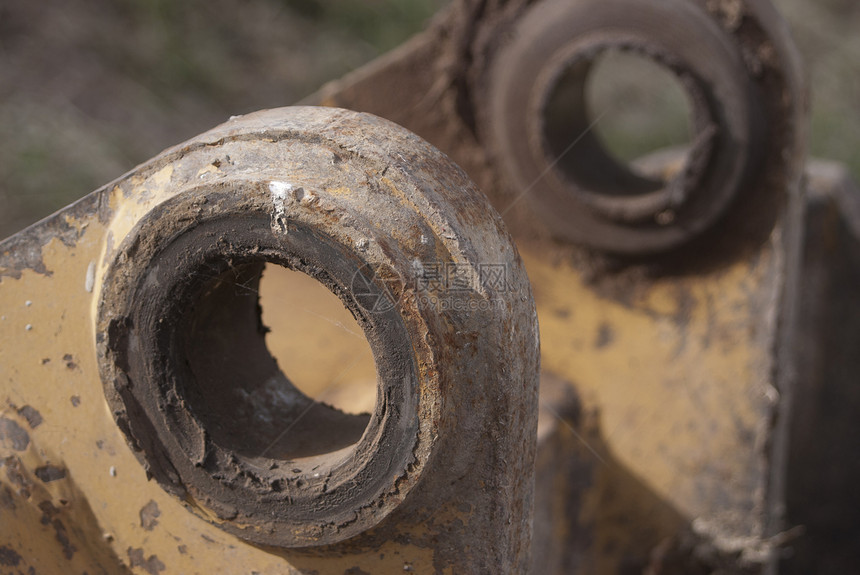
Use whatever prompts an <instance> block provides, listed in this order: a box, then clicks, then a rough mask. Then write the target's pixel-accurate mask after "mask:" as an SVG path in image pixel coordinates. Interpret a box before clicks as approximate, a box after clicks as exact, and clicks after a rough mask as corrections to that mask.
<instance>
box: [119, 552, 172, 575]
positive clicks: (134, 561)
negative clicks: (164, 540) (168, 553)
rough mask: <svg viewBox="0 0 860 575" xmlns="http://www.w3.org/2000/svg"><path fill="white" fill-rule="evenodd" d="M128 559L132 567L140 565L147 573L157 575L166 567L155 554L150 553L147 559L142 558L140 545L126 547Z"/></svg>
mask: <svg viewBox="0 0 860 575" xmlns="http://www.w3.org/2000/svg"><path fill="white" fill-rule="evenodd" d="M128 560H129V562H130V564H131V566H132V567H140V568H142V569H143V570H144V571H146V572H147V573H149V575H158V574H159V573H160V572H162V571H164V570H165V569H166V567H165V566H164V563H162V562H161V560H160V559H159V558H158V556H157V555H150V556H149V558H148V559H144V558H143V549H141V548H140V547H138V548H137V549H133V548H131V547H129V548H128Z"/></svg>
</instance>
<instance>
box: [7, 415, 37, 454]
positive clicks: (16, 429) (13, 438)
mask: <svg viewBox="0 0 860 575" xmlns="http://www.w3.org/2000/svg"><path fill="white" fill-rule="evenodd" d="M0 442H2V443H3V445H5V446H6V447H9V448H10V449H14V450H15V451H24V450H25V449H27V446H28V445H30V435H29V434H28V433H27V432H26V431H25V430H24V428H23V427H21V426H20V425H18V424H17V423H16V422H14V421H12V420H11V419H7V418H5V417H0Z"/></svg>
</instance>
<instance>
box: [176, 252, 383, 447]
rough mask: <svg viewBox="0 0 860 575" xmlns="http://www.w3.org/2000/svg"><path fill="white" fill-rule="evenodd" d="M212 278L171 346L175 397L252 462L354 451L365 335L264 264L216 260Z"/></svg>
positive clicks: (317, 294) (365, 380) (286, 273)
mask: <svg viewBox="0 0 860 575" xmlns="http://www.w3.org/2000/svg"><path fill="white" fill-rule="evenodd" d="M264 269H265V272H264ZM211 270H212V271H211V273H207V274H205V275H202V274H201V277H200V278H198V279H197V281H196V282H195V283H196V287H195V288H194V289H193V291H192V294H191V297H190V298H188V299H186V300H185V301H188V302H190V305H189V306H188V309H187V310H186V312H185V313H184V314H183V320H182V322H181V324H180V334H179V338H178V342H179V345H180V347H181V349H180V350H178V351H179V353H178V356H180V357H184V358H185V362H184V363H185V368H186V372H185V373H184V374H180V377H179V378H178V379H180V380H181V381H182V382H183V388H182V389H181V390H180V391H181V393H182V395H183V399H184V400H185V401H186V402H187V406H188V408H189V409H190V410H191V411H192V412H193V413H194V415H195V417H196V418H197V420H198V421H199V423H200V425H201V426H202V428H203V429H205V431H206V434H207V435H208V437H209V439H210V440H211V441H212V442H213V443H215V444H217V445H219V446H220V447H221V448H222V449H224V450H226V451H227V452H230V453H234V454H236V455H239V456H241V457H244V458H246V459H251V460H253V459H255V458H265V459H276V460H290V461H295V460H297V459H302V458H309V457H314V456H326V457H331V456H332V455H333V454H337V453H338V452H342V450H345V449H348V448H351V447H353V446H354V445H355V444H356V443H357V442H358V441H359V440H360V439H361V437H362V434H363V433H364V431H365V429H366V428H367V426H368V423H369V421H370V415H369V412H371V411H372V410H373V408H374V404H375V401H376V391H375V390H376V375H375V366H374V362H373V356H372V354H371V352H370V346H369V344H368V342H367V340H366V339H365V337H364V332H363V330H362V329H361V327H359V325H358V324H357V322H356V321H355V320H354V319H353V318H352V316H351V314H350V312H349V311H347V310H346V309H344V305H343V303H341V300H339V299H338V298H337V297H336V296H335V295H333V294H332V293H331V292H330V291H329V290H328V289H327V288H326V287H325V286H323V285H322V284H321V283H319V282H318V281H317V280H316V279H314V278H311V277H309V276H307V275H305V274H304V273H302V272H298V271H291V270H287V269H284V268H282V267H280V266H278V265H273V264H271V263H268V264H267V263H265V262H262V261H250V262H244V263H243V262H236V261H227V262H220V263H219V262H215V263H213V264H212V265H211ZM264 273H265V277H266V280H265V281H262V282H261V278H262V277H263V274H264ZM318 273H320V274H322V275H321V277H320V278H319V279H320V281H326V279H327V276H325V275H324V272H318ZM261 283H262V286H264V289H263V290H262V292H261V289H260V288H261ZM326 283H331V282H326ZM332 285H333V284H332ZM261 294H262V297H261ZM261 305H262V307H261ZM264 310H265V311H264ZM264 315H265V317H263V316H264ZM266 321H268V322H269V323H270V327H271V330H270V327H267V325H266ZM267 343H268V344H269V346H271V348H272V352H270V349H269V346H267ZM273 354H274V357H273ZM279 364H280V365H279ZM281 368H283V369H281ZM180 369H181V368H180ZM298 382H302V383H301V384H299V383H298ZM353 384H358V385H357V386H356V387H355V388H353ZM300 385H301V386H300ZM335 405H337V406H339V407H342V408H343V409H344V410H343V411H342V410H341V409H338V408H337V407H334V406H335ZM179 433H186V431H185V430H180V431H179Z"/></svg>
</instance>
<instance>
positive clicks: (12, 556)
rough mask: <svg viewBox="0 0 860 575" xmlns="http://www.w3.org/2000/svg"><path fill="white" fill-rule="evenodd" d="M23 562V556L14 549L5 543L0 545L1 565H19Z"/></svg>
mask: <svg viewBox="0 0 860 575" xmlns="http://www.w3.org/2000/svg"><path fill="white" fill-rule="evenodd" d="M20 563H21V556H20V555H19V554H18V552H17V551H15V550H14V549H10V548H9V547H6V546H5V545H4V546H2V547H0V565H4V566H6V567H17V566H18V565H19V564H20Z"/></svg>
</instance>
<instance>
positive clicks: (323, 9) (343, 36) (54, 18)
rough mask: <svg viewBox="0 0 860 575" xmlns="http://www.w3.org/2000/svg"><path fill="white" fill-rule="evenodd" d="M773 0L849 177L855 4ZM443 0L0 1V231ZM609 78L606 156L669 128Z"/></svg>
mask: <svg viewBox="0 0 860 575" xmlns="http://www.w3.org/2000/svg"><path fill="white" fill-rule="evenodd" d="M775 1H776V4H777V6H778V8H780V10H782V11H783V13H784V14H785V15H786V17H787V19H788V21H789V23H790V24H791V26H792V28H793V29H794V31H795V34H796V38H797V41H798V44H799V46H800V48H801V51H802V53H803V54H804V56H805V59H806V62H807V65H808V68H809V73H810V79H811V86H812V88H813V96H814V99H813V102H814V107H813V111H814V113H813V119H812V139H811V149H812V153H813V154H814V155H816V156H820V157H827V158H831V159H836V160H840V161H842V162H845V163H847V164H849V165H850V167H851V169H852V170H853V173H854V174H855V177H858V179H860V34H857V30H860V2H857V1H856V0H816V1H812V0H775ZM446 3H447V2H446V0H367V1H364V2H355V1H347V0H206V1H203V0H184V1H183V2H176V1H175V0H86V1H85V0H39V1H38V2H25V1H24V0H0V238H2V237H6V236H8V235H10V234H12V233H15V232H16V231H18V230H20V229H22V228H23V227H25V226H26V225H28V224H30V223H32V222H34V221H36V220H38V219H40V218H42V217H44V216H46V215H48V214H50V213H52V212H53V211H55V210H57V209H59V208H62V207H63V206H65V205H67V204H68V203H70V202H72V201H74V200H75V199H77V198H79V197H81V196H83V195H85V194H87V193H89V192H90V191H92V190H94V189H96V188H97V187H99V186H101V185H103V184H105V183H107V182H108V181H110V180H112V179H114V178H116V177H117V176H119V175H121V174H122V173H124V172H125V171H127V170H129V169H131V168H132V167H134V166H135V165H136V164H138V163H140V162H142V161H145V160H146V159H148V158H150V157H152V156H153V155H155V154H157V153H158V152H160V151H161V150H162V149H164V148H166V147H168V146H170V145H173V144H176V143H178V142H181V141H183V140H185V139H187V138H190V137H192V136H194V135H196V134H198V133H200V132H202V131H205V130H206V129H208V128H210V127H212V126H215V125H216V124H219V123H221V122H223V121H224V120H226V119H227V118H228V117H229V116H231V115H235V114H242V113H247V112H250V111H253V110H257V109H262V108H271V107H277V106H283V105H288V104H291V103H293V102H296V101H298V100H300V99H301V98H302V97H304V96H306V95H308V94H310V93H311V92H313V91H314V90H315V89H316V88H318V87H319V86H320V85H321V84H323V83H324V82H325V81H327V80H329V79H332V78H336V77H339V76H342V75H343V74H345V73H346V72H348V71H350V70H353V69H355V68H357V67H358V66H360V65H361V64H363V63H365V62H367V61H369V60H372V59H373V58H375V57H376V56H378V55H380V54H382V53H383V52H385V51H387V50H389V49H391V48H393V47H395V46H397V45H398V44H400V43H401V42H403V41H404V40H406V39H407V38H408V37H409V36H411V35H412V34H414V33H415V32H416V31H418V30H420V29H421V28H422V26H424V24H425V23H426V21H427V20H428V19H429V18H430V17H431V16H432V15H433V14H434V13H435V12H436V11H437V10H439V9H440V8H441V7H442V6H443V5H445V4H446ZM609 86H610V87H609V88H605V90H607V91H608V93H607V94H606V95H605V96H601V98H602V99H603V100H604V101H605V102H606V105H607V106H609V109H610V112H612V113H611V114H607V116H606V118H607V119H606V121H602V122H601V125H599V126H598V130H599V131H600V133H601V135H603V136H604V137H605V138H607V139H608V140H610V141H611V142H612V143H613V146H612V147H613V149H614V150H615V151H616V152H617V153H618V154H619V155H621V156H624V157H630V158H632V157H635V156H636V155H637V154H640V153H641V152H642V151H643V150H650V149H654V148H656V147H660V146H664V145H669V144H672V143H677V140H678V138H679V130H680V133H681V136H683V130H684V125H685V124H684V121H683V117H680V118H679V116H678V110H679V109H682V108H681V107H679V106H678V104H677V95H676V96H674V98H675V99H674V100H673V99H671V98H670V99H669V100H664V99H662V95H661V94H660V93H658V92H654V90H655V89H658V88H655V87H654V86H653V82H652V83H651V84H650V85H649V84H648V83H647V82H645V83H643V85H642V86H641V87H640V88H639V89H637V90H635V91H630V90H626V91H624V92H623V93H618V94H616V95H614V96H613V95H612V90H611V83H610V85H609ZM655 94H656V95H655ZM643 109H644V110H648V111H649V113H646V114H643V113H641V110H643ZM681 140H683V137H682V138H681Z"/></svg>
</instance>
